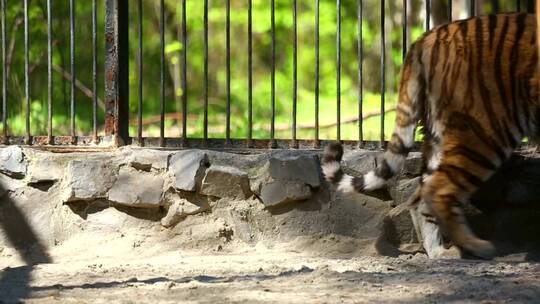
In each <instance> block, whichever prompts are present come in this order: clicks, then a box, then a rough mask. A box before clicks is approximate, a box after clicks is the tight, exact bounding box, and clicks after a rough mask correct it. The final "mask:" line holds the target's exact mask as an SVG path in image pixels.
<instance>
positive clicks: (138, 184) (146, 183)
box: [108, 167, 163, 207]
mask: <svg viewBox="0 0 540 304" xmlns="http://www.w3.org/2000/svg"><path fill="white" fill-rule="evenodd" d="M162 193H163V178H162V177H161V176H159V175H155V174H152V173H148V172H144V171H138V170H135V169H133V168H129V167H124V168H122V169H120V172H119V174H118V178H117V179H116V182H115V183H114V185H113V186H112V188H111V190H109V196H108V198H109V200H110V201H113V202H116V203H119V204H124V205H129V206H132V207H157V206H159V205H160V204H161V201H162Z"/></svg>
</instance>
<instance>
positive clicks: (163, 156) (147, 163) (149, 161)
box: [128, 149, 171, 171]
mask: <svg viewBox="0 0 540 304" xmlns="http://www.w3.org/2000/svg"><path fill="white" fill-rule="evenodd" d="M170 155H171V152H167V151H159V150H150V149H134V150H133V151H132V153H131V155H130V157H129V161H128V162H129V165H130V166H132V167H133V168H136V169H138V170H143V171H150V169H154V170H165V169H167V162H168V160H169V156H170Z"/></svg>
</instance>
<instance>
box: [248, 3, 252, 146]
mask: <svg viewBox="0 0 540 304" xmlns="http://www.w3.org/2000/svg"><path fill="white" fill-rule="evenodd" d="M252 2H253V1H252V0H249V2H248V148H249V147H251V146H252V140H253V15H252V14H253V12H252V11H253V3H252Z"/></svg>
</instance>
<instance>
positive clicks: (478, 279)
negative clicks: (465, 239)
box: [0, 246, 540, 303]
mask: <svg viewBox="0 0 540 304" xmlns="http://www.w3.org/2000/svg"><path fill="white" fill-rule="evenodd" d="M100 251H101V253H100ZM112 251H114V250H111V248H110V247H107V246H104V247H103V248H101V249H98V250H94V251H88V252H86V251H85V250H80V251H79V253H78V254H77V253H73V252H72V254H71V255H65V252H62V248H59V249H57V250H55V251H53V252H52V253H51V255H52V257H53V258H54V263H51V264H40V265H36V266H24V265H22V264H21V262H20V261H18V260H17V258H16V255H11V254H7V253H5V252H4V253H3V254H2V255H1V258H2V261H0V267H2V268H0V269H2V271H1V278H0V296H1V299H2V300H1V303H18V302H25V303H373V302H380V303H395V302H400V303H441V302H444V303H447V302H454V303H506V302H512V303H538V301H539V299H540V264H538V263H532V262H515V261H510V260H506V261H505V260H499V261H494V262H485V261H484V262H481V261H471V260H459V261H431V260H428V259H427V258H426V257H425V256H424V255H423V254H415V255H402V256H399V257H397V258H389V257H354V258H341V259H338V258H323V257H309V256H305V255H303V254H302V253H298V252H285V251H284V250H279V251H270V250H266V249H261V248H255V249H253V250H249V251H245V252H242V253H236V254H226V253H220V254H186V253H181V252H179V251H168V252H159V250H154V251H153V252H150V251H149V250H146V251H145V254H143V253H141V251H137V250H132V251H129V250H126V251H124V252H122V253H121V254H120V255H116V256H113V255H103V253H105V252H112ZM117 253H118V252H117ZM518 259H519V258H518ZM514 260H515V259H514Z"/></svg>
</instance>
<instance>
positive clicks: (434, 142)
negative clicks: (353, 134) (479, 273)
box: [323, 13, 540, 258]
mask: <svg viewBox="0 0 540 304" xmlns="http://www.w3.org/2000/svg"><path fill="white" fill-rule="evenodd" d="M538 47H540V46H539V45H537V22H536V18H535V16H534V15H527V14H519V13H517V14H499V15H491V16H485V17H477V18H471V19H467V20H461V21H455V22H452V23H449V24H446V25H442V26H439V27H436V28H434V29H433V30H431V31H429V32H427V33H425V34H424V35H423V36H422V37H421V38H420V39H418V40H417V41H416V42H415V43H414V44H413V45H412V47H411V48H410V51H409V53H408V55H407V57H406V60H405V62H404V64H403V67H402V71H401V81H400V89H399V104H398V107H397V116H396V128H395V130H394V133H393V134H392V137H391V140H390V142H389V144H388V149H387V150H386V152H385V154H384V158H383V160H382V162H380V164H379V165H378V167H377V168H376V170H374V171H372V172H369V173H367V174H365V175H364V176H360V177H351V176H348V175H346V174H344V173H343V172H342V171H341V168H340V165H339V162H340V160H341V156H342V154H343V150H342V148H341V146H340V145H339V144H332V145H329V146H328V147H327V149H326V153H325V157H324V159H323V172H324V174H325V176H326V178H327V180H328V181H330V182H332V183H334V184H337V185H338V189H339V190H342V191H345V192H353V191H358V192H362V191H366V190H373V189H376V188H380V187H382V186H384V185H385V183H386V181H387V180H388V179H389V178H391V177H392V176H394V175H395V174H396V173H398V172H399V171H400V170H401V167H402V165H403V163H404V160H405V158H406V156H407V154H408V152H409V150H410V149H411V147H412V146H413V142H414V130H415V127H416V125H417V123H419V124H420V125H421V126H422V127H423V133H424V143H423V148H422V152H423V159H424V171H423V172H424V173H423V179H422V184H421V186H420V187H421V188H420V189H419V192H418V197H417V199H416V200H415V201H416V202H419V201H420V200H423V201H424V202H425V203H426V204H427V205H428V206H429V210H430V211H431V213H432V214H433V215H434V216H435V218H436V220H437V223H438V224H439V226H440V228H441V229H442V233H443V234H444V235H446V236H447V237H448V238H449V239H451V240H452V241H453V243H455V244H456V245H457V246H459V247H460V248H461V249H463V250H465V251H468V252H470V253H472V254H474V255H476V256H478V257H485V258H488V257H491V256H492V255H493V253H494V248H493V246H492V245H491V243H489V242H487V241H484V240H481V239H479V238H478V237H476V236H475V234H474V233H473V232H472V231H471V229H470V228H469V226H468V224H467V223H466V220H465V217H464V214H463V208H462V204H464V203H466V202H468V200H469V198H470V196H471V195H472V194H473V193H474V192H475V191H476V190H477V189H478V188H479V187H480V185H482V183H484V182H485V181H486V180H487V179H488V178H489V177H490V176H492V174H493V173H494V172H495V171H496V170H497V169H498V168H499V166H500V165H501V164H502V163H503V162H504V161H506V160H507V159H508V158H509V156H510V155H511V153H512V152H513V151H514V149H515V148H516V147H517V146H518V144H519V143H520V142H521V140H522V139H523V137H525V136H527V137H529V138H535V137H537V136H538V135H539V134H538V132H539V127H538V123H539V121H538V120H539V119H540V103H539V99H538V97H539V95H538V92H539V90H538V86H539V81H538V71H537V66H538Z"/></svg>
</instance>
